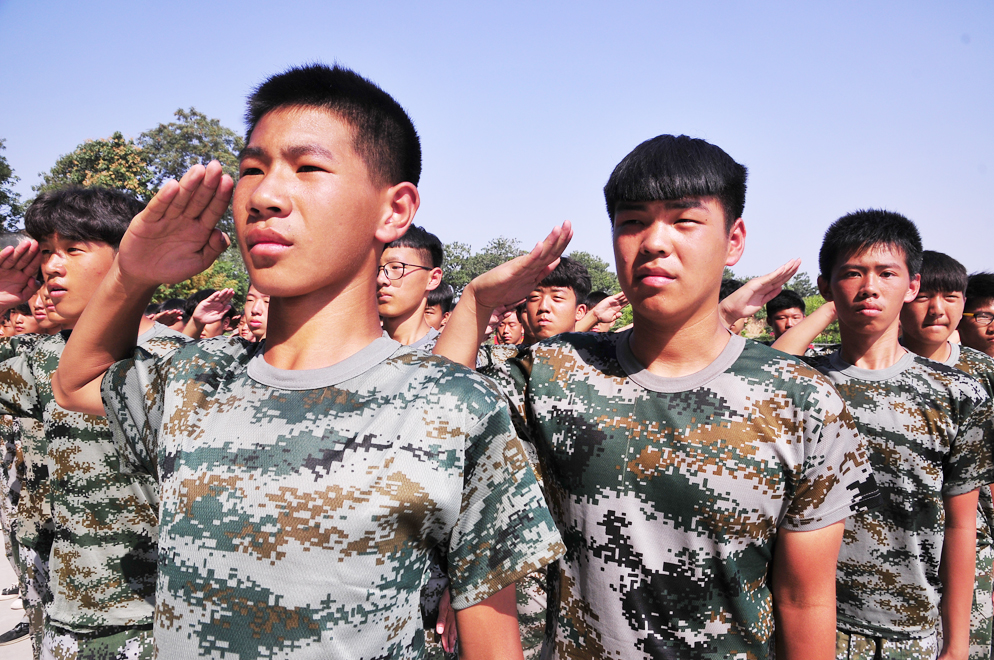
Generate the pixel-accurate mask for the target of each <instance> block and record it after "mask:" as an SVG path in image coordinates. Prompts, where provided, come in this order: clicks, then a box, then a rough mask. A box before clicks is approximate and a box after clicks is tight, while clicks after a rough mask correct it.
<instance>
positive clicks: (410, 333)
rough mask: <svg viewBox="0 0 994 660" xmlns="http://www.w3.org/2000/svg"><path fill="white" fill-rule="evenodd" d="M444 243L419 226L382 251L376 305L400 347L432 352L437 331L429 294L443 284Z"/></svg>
mask: <svg viewBox="0 0 994 660" xmlns="http://www.w3.org/2000/svg"><path fill="white" fill-rule="evenodd" d="M443 258H444V252H443V251H442V242H441V241H440V240H438V237H437V236H435V234H432V233H430V232H427V231H425V230H424V229H422V228H421V227H418V226H417V225H411V228H410V229H408V230H407V233H406V234H404V235H403V236H401V237H400V238H398V239H397V240H395V241H393V242H391V243H390V244H388V245H387V246H386V247H385V248H384V249H383V255H382V256H381V257H380V269H379V271H378V272H377V274H376V306H377V308H378V309H379V312H380V318H381V319H382V320H383V329H384V330H386V331H387V334H388V335H390V338H391V339H393V340H396V341H399V342H400V343H401V344H404V345H406V346H411V347H412V348H420V349H423V350H426V351H430V350H431V349H432V347H433V346H434V345H435V338H436V337H438V330H436V329H435V328H433V327H431V326H430V325H428V321H427V320H426V319H425V308H426V307H427V306H428V292H429V291H433V290H435V289H436V288H438V285H439V284H441V282H442V259H443Z"/></svg>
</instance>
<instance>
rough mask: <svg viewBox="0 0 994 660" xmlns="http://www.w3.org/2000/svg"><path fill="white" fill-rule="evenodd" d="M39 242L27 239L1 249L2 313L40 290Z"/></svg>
mask: <svg viewBox="0 0 994 660" xmlns="http://www.w3.org/2000/svg"><path fill="white" fill-rule="evenodd" d="M40 265H41V252H40V251H39V249H38V242H37V241H35V240H34V239H31V238H29V239H26V240H24V241H21V242H20V243H18V244H17V245H16V246H7V247H5V248H4V249H3V250H0V313H2V312H5V311H6V310H8V309H11V308H12V307H16V306H17V305H19V304H21V303H22V302H27V301H28V300H30V299H31V297H32V296H33V295H34V294H35V293H36V292H37V291H38V281H37V280H36V279H35V275H37V274H38V268H39V266H40Z"/></svg>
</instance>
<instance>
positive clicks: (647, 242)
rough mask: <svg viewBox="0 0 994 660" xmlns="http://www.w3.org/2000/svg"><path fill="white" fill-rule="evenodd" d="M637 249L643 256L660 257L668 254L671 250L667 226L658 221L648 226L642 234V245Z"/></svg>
mask: <svg viewBox="0 0 994 660" xmlns="http://www.w3.org/2000/svg"><path fill="white" fill-rule="evenodd" d="M639 249H640V250H641V252H643V253H645V254H659V255H662V256H666V255H667V254H669V253H670V251H671V250H672V241H671V240H670V227H669V225H667V224H666V223H665V222H660V221H656V222H653V223H652V224H650V225H649V226H648V227H647V228H646V229H645V232H643V234H642V244H641V245H640V246H639Z"/></svg>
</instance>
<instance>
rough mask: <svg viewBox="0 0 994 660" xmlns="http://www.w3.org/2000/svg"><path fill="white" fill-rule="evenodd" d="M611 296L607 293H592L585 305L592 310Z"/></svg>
mask: <svg viewBox="0 0 994 660" xmlns="http://www.w3.org/2000/svg"><path fill="white" fill-rule="evenodd" d="M610 295H611V294H610V293H608V292H607V291H591V292H590V295H588V296H587V299H586V300H584V301H583V303H584V304H585V305H586V306H587V309H591V308H593V307H596V306H597V304H598V303H600V302H601V301H602V300H604V299H605V298H607V297H608V296H610Z"/></svg>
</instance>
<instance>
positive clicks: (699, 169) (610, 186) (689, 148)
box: [604, 135, 748, 230]
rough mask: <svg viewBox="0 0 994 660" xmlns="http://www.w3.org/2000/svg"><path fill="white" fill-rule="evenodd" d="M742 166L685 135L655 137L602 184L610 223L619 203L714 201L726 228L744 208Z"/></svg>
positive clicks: (623, 162) (624, 161) (740, 214)
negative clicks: (689, 199) (716, 202)
mask: <svg viewBox="0 0 994 660" xmlns="http://www.w3.org/2000/svg"><path fill="white" fill-rule="evenodd" d="M747 174H748V173H747V171H746V168H745V167H744V166H743V165H740V164H738V163H736V162H735V161H734V160H732V158H731V156H729V155H728V154H726V153H725V152H724V151H722V150H721V149H720V148H719V147H716V146H715V145H713V144H710V143H708V142H706V141H704V140H701V139H699V138H691V137H687V136H686V135H677V136H674V135H657V136H656V137H654V138H652V139H651V140H646V141H645V142H643V143H642V144H640V145H639V146H637V147H635V148H634V149H633V150H632V151H631V153H629V154H628V155H627V156H625V157H624V158H623V159H622V160H621V162H620V163H618V165H617V166H616V167H615V168H614V171H613V172H611V177H610V178H609V179H608V180H607V184H606V185H605V186H604V201H605V202H606V204H607V214H608V216H609V217H610V218H611V224H612V225H613V224H614V212H615V208H616V207H617V205H618V203H620V202H656V201H664V200H679V199H684V198H687V197H715V198H717V199H718V202H719V203H720V204H721V208H722V210H723V211H724V212H725V229H726V230H731V228H732V225H733V224H734V223H735V221H736V220H737V219H738V218H741V217H742V211H743V209H745V195H746V177H747Z"/></svg>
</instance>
